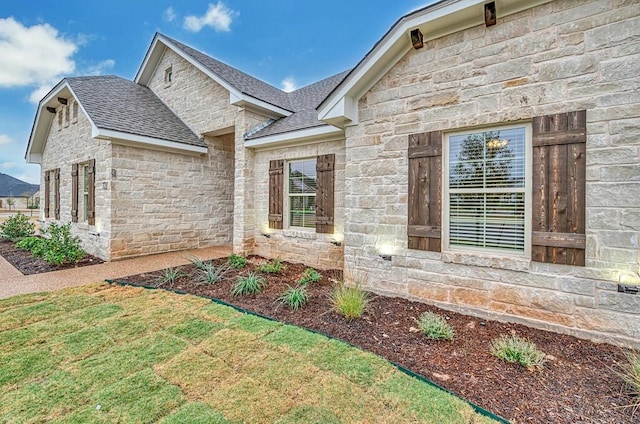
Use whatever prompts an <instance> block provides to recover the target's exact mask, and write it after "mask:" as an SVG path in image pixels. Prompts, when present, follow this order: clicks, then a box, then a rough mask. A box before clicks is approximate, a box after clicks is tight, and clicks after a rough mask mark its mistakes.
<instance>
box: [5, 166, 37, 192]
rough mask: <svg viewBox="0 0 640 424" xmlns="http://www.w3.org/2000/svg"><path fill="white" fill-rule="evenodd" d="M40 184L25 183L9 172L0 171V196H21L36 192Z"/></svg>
mask: <svg viewBox="0 0 640 424" xmlns="http://www.w3.org/2000/svg"><path fill="white" fill-rule="evenodd" d="M38 190H40V185H38V184H29V183H25V182H24V181H22V180H19V179H17V178H15V177H12V176H11V175H9V174H3V173H2V172H0V197H22V196H23V195H25V194H27V195H28V196H31V195H33V194H34V193H37V192H38Z"/></svg>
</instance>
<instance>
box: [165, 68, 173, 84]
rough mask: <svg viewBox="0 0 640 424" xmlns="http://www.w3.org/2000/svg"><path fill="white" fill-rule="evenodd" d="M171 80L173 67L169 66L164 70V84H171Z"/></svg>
mask: <svg viewBox="0 0 640 424" xmlns="http://www.w3.org/2000/svg"><path fill="white" fill-rule="evenodd" d="M171 81H173V67H172V66H169V67H168V68H167V69H165V70H164V84H165V85H171Z"/></svg>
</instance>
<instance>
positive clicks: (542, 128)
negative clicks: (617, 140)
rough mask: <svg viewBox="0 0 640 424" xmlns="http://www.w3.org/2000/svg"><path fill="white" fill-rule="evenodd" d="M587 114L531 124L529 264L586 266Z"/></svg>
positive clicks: (545, 118) (540, 119)
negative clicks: (531, 197) (531, 198)
mask: <svg viewBox="0 0 640 424" xmlns="http://www.w3.org/2000/svg"><path fill="white" fill-rule="evenodd" d="M586 116H587V114H586V111H584V110H582V111H578V112H569V113H559V114H556V115H547V116H540V117H536V118H534V119H533V202H532V203H533V205H532V208H533V211H532V213H533V219H532V231H533V233H532V237H531V244H532V246H531V259H532V260H534V261H536V262H547V263H553V264H566V265H579V266H584V264H585V245H586V242H585V185H586V182H585V181H586V178H585V169H586V141H587V129H586V128H587V125H586V121H587V119H586Z"/></svg>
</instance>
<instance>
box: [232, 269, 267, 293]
mask: <svg viewBox="0 0 640 424" xmlns="http://www.w3.org/2000/svg"><path fill="white" fill-rule="evenodd" d="M265 284H266V281H265V279H264V278H262V277H261V276H259V275H258V274H256V273H253V272H251V273H249V275H247V276H245V277H238V279H237V280H236V282H235V284H234V285H233V288H232V289H231V294H232V295H234V296H244V295H247V294H256V293H260V292H261V291H262V288H263V287H264V285H265Z"/></svg>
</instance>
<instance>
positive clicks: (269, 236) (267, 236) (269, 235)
mask: <svg viewBox="0 0 640 424" xmlns="http://www.w3.org/2000/svg"><path fill="white" fill-rule="evenodd" d="M261 234H262V235H263V236H265V237H266V238H271V234H269V233H261Z"/></svg>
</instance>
